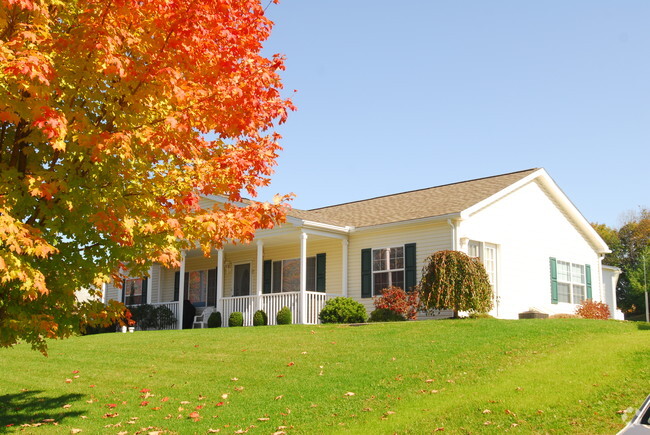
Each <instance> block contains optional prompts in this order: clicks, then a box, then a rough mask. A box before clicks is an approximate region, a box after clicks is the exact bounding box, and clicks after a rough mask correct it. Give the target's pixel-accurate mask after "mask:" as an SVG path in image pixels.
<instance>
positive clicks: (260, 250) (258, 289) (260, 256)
mask: <svg viewBox="0 0 650 435" xmlns="http://www.w3.org/2000/svg"><path fill="white" fill-rule="evenodd" d="M256 267H257V271H256V278H257V279H256V281H255V294H256V295H257V298H255V306H256V308H255V310H261V309H262V286H263V285H264V282H263V279H264V277H263V273H264V242H263V241H261V240H258V241H257V266H256Z"/></svg>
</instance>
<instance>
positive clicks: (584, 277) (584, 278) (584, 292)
mask: <svg viewBox="0 0 650 435" xmlns="http://www.w3.org/2000/svg"><path fill="white" fill-rule="evenodd" d="M560 263H564V264H568V265H569V273H568V276H569V281H566V280H563V279H561V278H560ZM574 266H578V267H579V268H580V269H581V278H582V282H581V283H578V282H575V283H574V282H573V268H574ZM556 268H557V269H556V270H557V278H556V281H557V285H558V293H557V297H558V303H561V304H572V305H579V304H581V303H583V302H584V301H586V300H587V299H588V297H587V267H586V265H585V264H581V263H573V262H571V261H565V260H559V259H556ZM560 284H568V286H569V301H568V302H567V301H562V300H560ZM574 286H576V287H577V286H580V287H582V300H579V301H575V300H574Z"/></svg>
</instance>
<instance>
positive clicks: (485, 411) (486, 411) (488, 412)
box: [483, 409, 492, 414]
mask: <svg viewBox="0 0 650 435" xmlns="http://www.w3.org/2000/svg"><path fill="white" fill-rule="evenodd" d="M483 414H492V411H490V410H489V409H484V410H483Z"/></svg>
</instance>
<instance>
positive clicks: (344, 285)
mask: <svg viewBox="0 0 650 435" xmlns="http://www.w3.org/2000/svg"><path fill="white" fill-rule="evenodd" d="M341 242H342V243H341V244H342V245H343V246H342V248H343V255H342V257H343V264H342V267H341V270H342V271H343V272H342V274H343V277H342V279H341V292H342V293H343V296H345V297H346V298H347V297H348V244H349V243H348V239H343V240H342V241H341Z"/></svg>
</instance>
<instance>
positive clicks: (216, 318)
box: [208, 311, 221, 328]
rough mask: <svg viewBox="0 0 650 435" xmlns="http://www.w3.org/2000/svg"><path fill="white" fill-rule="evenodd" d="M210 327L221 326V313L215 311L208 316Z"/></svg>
mask: <svg viewBox="0 0 650 435" xmlns="http://www.w3.org/2000/svg"><path fill="white" fill-rule="evenodd" d="M208 328H221V313H220V312H219V311H214V312H212V313H211V314H210V317H208Z"/></svg>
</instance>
